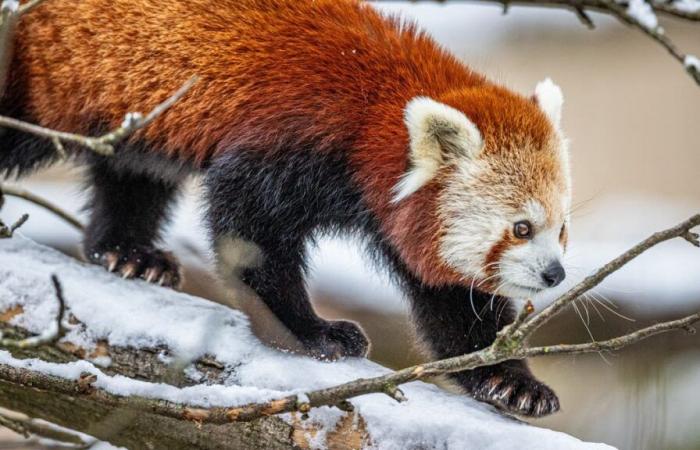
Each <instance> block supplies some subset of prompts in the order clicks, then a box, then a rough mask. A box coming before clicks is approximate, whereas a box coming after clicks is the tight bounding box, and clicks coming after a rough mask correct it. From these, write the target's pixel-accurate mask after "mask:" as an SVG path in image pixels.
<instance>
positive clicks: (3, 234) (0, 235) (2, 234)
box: [0, 214, 29, 239]
mask: <svg viewBox="0 0 700 450" xmlns="http://www.w3.org/2000/svg"><path fill="white" fill-rule="evenodd" d="M27 220H29V214H22V216H21V217H20V218H19V219H17V221H16V222H15V223H13V224H12V225H10V226H9V227H8V226H7V225H5V224H4V223H3V222H2V220H0V239H8V238H11V237H12V236H14V234H15V231H17V229H18V228H19V227H21V226H22V225H24V224H25V223H26V222H27Z"/></svg>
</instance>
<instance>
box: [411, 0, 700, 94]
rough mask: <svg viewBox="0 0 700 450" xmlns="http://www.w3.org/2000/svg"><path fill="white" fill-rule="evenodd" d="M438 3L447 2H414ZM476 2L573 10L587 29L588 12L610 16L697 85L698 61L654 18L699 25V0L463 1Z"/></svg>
mask: <svg viewBox="0 0 700 450" xmlns="http://www.w3.org/2000/svg"><path fill="white" fill-rule="evenodd" d="M414 1H416V2H421V1H439V2H445V1H450V0H414ZM466 1H473V2H479V3H497V4H500V5H502V6H503V11H504V12H507V10H508V8H509V7H510V6H512V5H523V6H534V7H551V8H564V9H569V10H571V11H573V12H574V13H575V14H576V15H577V16H578V18H579V19H580V20H581V22H582V23H583V24H584V25H586V26H587V27H588V28H594V27H595V23H594V22H593V19H592V18H591V17H590V15H589V14H588V12H590V11H595V12H600V13H604V14H609V15H611V16H613V17H615V18H616V19H617V20H619V21H620V22H622V23H623V24H625V25H629V26H631V27H633V28H636V29H637V30H639V31H640V32H642V33H644V34H645V35H646V36H648V37H649V38H651V39H653V40H654V41H655V42H656V43H657V44H659V45H661V46H662V47H663V48H664V49H666V51H667V52H668V53H669V54H670V55H671V56H672V57H673V58H674V59H675V60H676V61H678V62H679V63H680V64H681V65H682V66H683V67H684V68H685V70H686V72H688V74H689V75H690V76H691V77H692V78H693V80H695V82H696V83H697V84H698V85H700V59H698V58H697V57H696V56H694V55H691V54H686V53H684V52H683V51H681V50H680V49H679V48H678V46H677V45H676V44H675V43H674V42H673V41H672V40H671V38H670V37H668V36H667V35H666V33H665V31H664V29H663V28H662V27H661V26H660V25H659V23H658V18H657V15H661V16H666V17H670V18H673V19H677V20H683V21H689V22H700V0H672V1H667V0H650V1H646V0H466Z"/></svg>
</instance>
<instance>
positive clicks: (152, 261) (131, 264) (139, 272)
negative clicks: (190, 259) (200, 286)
mask: <svg viewBox="0 0 700 450" xmlns="http://www.w3.org/2000/svg"><path fill="white" fill-rule="evenodd" d="M88 259H90V261H92V262H93V263H95V264H99V265H101V266H103V267H104V268H106V269H107V270H108V271H110V272H114V273H117V274H119V275H121V276H122V278H142V279H144V280H146V281H148V282H149V283H155V284H159V285H161V286H166V287H173V288H177V287H179V286H180V284H181V282H182V275H181V273H180V264H179V263H178V262H177V259H175V256H173V255H172V253H170V252H165V251H162V250H158V249H155V248H152V247H144V246H139V247H131V248H127V249H124V248H120V247H115V248H113V249H111V250H107V251H103V252H96V251H94V252H91V253H90V254H88Z"/></svg>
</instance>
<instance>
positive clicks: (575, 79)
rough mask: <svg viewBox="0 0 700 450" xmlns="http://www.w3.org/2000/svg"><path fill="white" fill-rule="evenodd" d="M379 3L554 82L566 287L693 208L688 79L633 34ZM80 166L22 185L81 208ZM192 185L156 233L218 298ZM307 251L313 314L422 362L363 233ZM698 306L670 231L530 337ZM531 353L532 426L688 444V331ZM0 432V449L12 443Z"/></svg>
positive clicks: (483, 56) (68, 248) (64, 235)
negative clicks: (560, 105) (611, 345)
mask: <svg viewBox="0 0 700 450" xmlns="http://www.w3.org/2000/svg"><path fill="white" fill-rule="evenodd" d="M375 6H376V7H377V8H379V9H381V10H382V11H386V12H387V13H400V14H402V15H404V16H406V17H410V18H413V19H414V20H416V21H417V22H418V23H419V24H421V25H422V26H423V27H424V28H426V29H427V30H428V31H429V32H430V33H432V34H433V36H435V38H436V39H437V40H438V41H439V42H440V43H442V44H443V45H444V46H446V47H447V48H449V49H450V50H451V51H452V52H454V53H455V54H456V55H457V56H458V57H460V58H462V59H463V60H464V61H466V62H467V63H468V64H469V65H471V66H472V67H473V68H475V69H477V70H480V71H482V72H484V73H486V74H487V75H489V76H490V77H491V78H493V79H495V80H497V81H499V82H501V83H503V84H505V85H507V86H510V87H512V88H514V89H516V90H518V91H520V92H523V93H530V92H532V91H533V90H534V86H535V84H536V83H537V82H538V81H540V80H541V79H543V78H545V77H551V78H552V79H553V80H554V81H555V82H557V83H558V84H559V85H560V86H561V87H562V89H563V91H564V95H565V105H564V119H563V126H564V129H565V131H566V133H567V134H568V136H569V137H570V139H571V152H572V162H573V177H574V205H575V211H574V213H573V224H572V231H571V244H570V250H569V253H568V256H567V264H568V266H567V268H568V273H569V277H568V280H567V282H568V284H567V286H571V285H572V284H573V283H574V282H575V281H576V280H580V279H581V278H583V277H584V276H585V275H586V274H588V273H590V272H591V271H592V270H593V269H595V268H596V267H597V266H599V265H601V264H602V263H605V262H606V261H608V260H609V259H611V258H612V257H614V256H616V255H617V254H619V253H621V252H622V251H624V250H625V249H626V248H628V247H630V246H631V245H633V244H634V243H636V242H637V241H639V240H641V239H643V238H644V237H646V236H647V235H649V234H651V233H652V232H654V231H656V230H659V229H662V228H665V227H668V226H672V225H675V224H676V223H677V222H679V221H681V220H683V219H685V218H687V217H689V216H690V215H692V214H693V213H697V212H700V135H698V129H697V128H696V127H697V126H698V125H700V123H699V122H698V120H699V119H700V89H698V86H697V85H695V84H694V83H693V82H692V80H691V79H690V78H689V77H688V75H687V74H686V73H684V71H683V69H682V67H681V66H680V65H679V64H678V63H677V62H675V61H674V60H673V59H671V58H670V57H669V56H668V55H667V54H666V53H665V51H664V50H663V49H662V48H661V47H660V46H658V45H657V44H655V43H653V42H652V41H651V40H650V39H648V38H646V37H644V36H643V35H642V34H641V33H639V32H637V31H635V30H632V29H629V28H625V27H623V26H621V25H619V24H618V23H617V22H615V21H614V20H613V19H610V18H608V17H605V16H602V15H597V14H592V18H593V20H594V22H595V23H596V25H597V28H596V30H593V31H589V30H587V29H586V28H585V27H584V26H583V25H581V23H580V22H579V20H578V19H577V17H576V16H575V15H574V14H572V13H571V12H568V11H559V10H549V9H545V8H524V7H517V6H513V7H511V8H510V10H509V12H508V14H506V15H503V14H502V9H501V8H500V7H497V6H481V5H473V4H466V3H461V2H448V3H446V4H415V3H400V2H390V3H381V2H380V3H375ZM662 25H663V26H664V28H665V29H666V32H667V33H668V34H669V35H670V36H671V37H673V39H674V40H675V41H676V43H677V44H678V45H679V46H680V48H681V49H683V50H685V51H687V52H689V53H693V54H696V55H700V27H698V26H694V27H693V26H690V25H683V24H678V23H673V22H668V21H666V22H663V21H662ZM79 180H80V170H79V169H77V168H74V167H69V166H62V167H55V168H52V169H50V170H47V171H44V172H42V173H40V174H37V175H36V176H33V177H32V178H30V179H25V180H22V181H21V182H20V185H21V186H22V187H25V188H27V189H29V190H31V191H33V192H35V193H37V194H42V195H44V196H46V197H48V198H50V199H52V200H53V201H55V202H56V203H58V204H59V205H61V206H62V207H64V208H66V209H67V210H69V211H72V212H74V213H76V214H78V215H79V216H80V217H83V220H84V218H85V216H84V214H83V213H82V212H80V208H81V205H82V204H83V202H84V200H85V197H84V193H83V191H84V189H83V187H82V186H81V184H80V181H79ZM197 191H198V186H197V182H196V180H193V182H192V183H191V186H190V189H189V190H188V192H187V194H186V195H184V196H183V198H182V201H181V202H180V205H179V207H178V210H177V211H176V213H175V216H174V221H173V223H172V225H171V226H170V228H169V231H168V233H167V235H166V236H167V237H166V239H165V241H166V244H167V246H168V247H170V248H173V249H174V250H175V252H176V253H177V254H178V256H179V257H180V258H181V260H182V261H183V262H184V263H185V265H186V286H185V290H187V291H189V292H192V293H195V294H197V295H201V296H204V297H206V298H211V299H214V300H226V298H225V297H226V295H225V293H222V292H220V291H218V290H216V289H215V288H212V286H213V285H215V283H212V280H213V277H212V275H211V273H212V271H211V264H210V258H209V253H208V249H207V244H206V241H205V234H204V231H203V228H202V226H201V221H200V217H201V205H200V204H199V203H198V200H197ZM24 212H28V213H29V214H30V220H29V222H28V223H27V224H26V225H25V226H24V227H23V228H22V230H21V231H22V233H23V234H25V235H28V236H29V237H32V238H34V239H36V240H37V241H39V242H42V243H46V244H49V245H51V246H54V247H57V248H59V249H61V250H63V251H65V252H68V253H71V254H76V255H77V254H78V248H79V241H80V235H79V233H78V232H76V231H75V230H73V229H71V228H70V227H69V226H68V225H66V224H65V223H63V222H61V221H60V220H58V219H56V218H54V217H53V216H51V215H49V214H46V213H44V212H42V211H40V210H38V209H37V208H35V207H33V206H31V205H28V204H27V203H25V202H23V201H20V200H16V199H11V198H8V202H7V205H6V207H5V208H3V211H2V215H1V217H2V219H3V220H4V221H5V222H12V221H13V220H14V219H15V218H17V217H18V216H19V215H20V214H21V213H24ZM312 252H313V254H314V258H313V263H312V267H313V271H312V275H311V279H310V280H309V287H310V290H311V292H312V294H313V299H314V302H315V304H316V307H317V308H318V310H319V311H320V312H321V314H322V315H324V316H325V317H328V318H340V317H342V318H350V319H353V320H357V321H358V322H360V323H361V324H362V325H363V326H364V328H365V330H366V331H367V332H368V334H369V335H370V338H371V340H372V344H373V347H372V354H371V357H372V359H374V360H376V361H378V362H380V363H382V364H385V365H387V366H390V367H394V368H400V367H404V366H407V365H410V364H413V363H415V362H417V361H419V360H420V359H421V355H420V353H419V351H418V350H417V348H415V346H414V345H413V337H412V329H411V326H410V324H409V322H408V316H407V307H406V303H405V302H404V299H403V298H402V296H401V293H400V292H398V291H397V290H396V289H395V288H394V287H393V286H391V284H390V283H389V281H388V279H387V277H385V276H384V275H383V274H382V273H381V272H380V271H377V270H376V269H375V268H374V267H372V266H371V265H370V264H369V262H368V261H367V260H366V259H364V257H363V255H362V246H361V244H360V243H359V242H358V241H357V240H356V239H354V238H353V237H348V238H347V239H329V238H322V239H321V240H320V245H319V247H318V248H315V249H313V250H312ZM564 288H565V287H562V290H563V289H564ZM96 296H99V293H96ZM551 297H552V296H551V295H550V299H551ZM548 300H549V299H547V298H540V299H536V303H537V305H538V306H541V305H543V304H545V303H546V302H547V301H548ZM96 302H99V299H98V298H96ZM242 307H244V309H247V310H248V311H249V312H250V314H251V315H252V316H253V317H252V319H253V321H254V322H255V326H256V329H257V331H258V332H259V334H260V335H261V336H263V338H266V337H269V335H272V334H276V333H278V332H279V328H278V327H276V326H274V324H273V325H272V326H271V325H270V324H271V323H272V321H271V320H270V318H269V315H267V314H266V312H265V311H262V310H261V308H260V307H259V305H242ZM698 310H700V251H698V249H696V248H694V247H691V246H690V245H689V244H688V243H686V242H684V241H678V242H669V243H666V244H662V245H661V246H660V247H658V248H655V249H653V250H651V251H649V252H647V253H645V254H644V255H643V256H641V257H640V258H639V259H638V260H636V261H634V262H632V263H631V264H629V265H628V266H627V267H625V268H624V269H623V270H622V271H620V272H618V273H616V274H614V275H612V276H611V277H610V278H609V279H608V280H607V281H606V282H604V283H603V285H602V286H600V287H599V288H597V289H596V290H595V291H594V292H593V293H592V294H591V295H589V296H588V298H587V299H585V300H579V301H578V303H577V309H575V310H571V311H567V312H566V313H565V314H563V315H562V316H560V317H558V318H557V319H556V320H555V323H551V324H550V325H549V326H547V327H546V328H545V329H543V330H541V332H540V333H539V334H538V336H536V338H535V341H536V343H538V342H539V343H545V342H546V343H564V342H567V343H569V342H572V343H573V342H587V341H591V340H592V339H604V338H607V337H611V336H614V335H619V334H621V333H625V332H628V331H631V330H632V329H634V328H638V327H641V326H644V325H648V324H651V323H654V322H656V321H660V320H666V319H671V318H675V317H678V316H681V315H684V314H687V313H692V312H695V311H698ZM532 365H533V367H534V371H535V373H536V374H537V375H538V376H539V377H540V378H541V379H543V380H544V381H546V382H547V383H548V384H549V385H550V386H552V387H553V388H554V389H555V390H556V391H557V392H558V394H559V396H560V399H561V403H562V406H563V408H562V411H561V412H560V413H558V414H556V415H555V416H553V417H550V418H545V419H539V420H533V421H532V423H534V424H535V425H539V426H544V427H550V428H554V429H557V430H561V431H564V432H567V433H570V434H572V435H574V436H577V437H579V438H581V439H585V440H590V441H599V442H606V443H608V444H611V445H615V446H617V447H619V448H621V449H698V448H700V428H699V427H698V426H697V424H698V423H700V337H699V336H698V335H695V336H688V335H686V334H684V333H673V334H667V335H664V336H661V337H656V338H652V339H650V340H648V341H644V342H642V343H641V344H638V345H637V346H635V347H630V348H627V349H625V350H623V351H620V352H615V353H614V354H610V353H606V354H600V355H598V354H594V355H586V356H557V357H547V358H540V359H537V360H535V361H532ZM1 433H2V432H0V442H4V443H3V444H2V448H15V447H16V446H17V444H13V443H11V442H10V441H9V440H7V439H9V438H6V439H5V441H3V438H4V437H3V436H2V434H1ZM13 446H14V447H13Z"/></svg>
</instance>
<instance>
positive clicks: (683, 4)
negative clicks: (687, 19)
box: [673, 0, 700, 13]
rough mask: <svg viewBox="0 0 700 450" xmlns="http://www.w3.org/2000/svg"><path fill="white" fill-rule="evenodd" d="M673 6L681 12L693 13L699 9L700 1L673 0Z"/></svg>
mask: <svg viewBox="0 0 700 450" xmlns="http://www.w3.org/2000/svg"><path fill="white" fill-rule="evenodd" d="M673 7H674V8H675V9H676V10H678V11H682V12H688V13H695V12H698V11H700V1H698V0H677V1H675V2H673Z"/></svg>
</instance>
